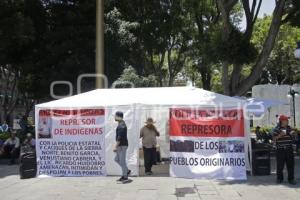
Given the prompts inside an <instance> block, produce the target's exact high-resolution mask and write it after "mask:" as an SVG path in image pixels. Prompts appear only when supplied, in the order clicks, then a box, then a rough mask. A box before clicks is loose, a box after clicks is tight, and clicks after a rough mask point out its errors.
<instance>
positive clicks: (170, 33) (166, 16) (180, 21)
mask: <svg viewBox="0 0 300 200" xmlns="http://www.w3.org/2000/svg"><path fill="white" fill-rule="evenodd" d="M182 4H183V3H182V1H174V0H172V1H168V0H155V1H146V0H142V1H141V0H130V1H118V2H117V5H116V6H117V7H118V8H119V9H120V12H121V13H122V14H123V16H124V17H125V20H126V21H130V22H136V23H138V28H137V30H136V31H134V34H135V35H136V37H137V44H139V45H138V46H139V48H137V49H138V50H139V56H136V58H142V59H141V62H140V63H141V64H136V63H135V64H132V66H133V67H135V68H136V69H137V71H138V72H140V73H141V74H154V75H155V76H156V77H157V81H158V82H159V85H160V86H163V85H168V86H171V85H173V83H174V79H175V77H176V75H177V74H178V73H179V72H180V71H181V69H182V68H183V66H184V65H185V62H186V59H187V55H188V53H189V48H190V47H189V44H190V42H189V41H190V39H191V38H190V36H189V27H190V26H189V23H190V22H189V18H188V15H187V11H186V10H184V9H183V8H184V7H183V6H182ZM130 64H131V63H130Z"/></svg>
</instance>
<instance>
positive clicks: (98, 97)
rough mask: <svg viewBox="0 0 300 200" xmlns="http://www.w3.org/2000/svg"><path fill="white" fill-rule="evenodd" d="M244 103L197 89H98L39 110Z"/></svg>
mask: <svg viewBox="0 0 300 200" xmlns="http://www.w3.org/2000/svg"><path fill="white" fill-rule="evenodd" d="M243 102H245V101H244V100H241V99H236V98H233V97H229V96H225V95H221V94H217V93H214V92H210V91H206V90H203V89H199V88H195V87H160V88H158V87H157V88H122V89H96V90H93V91H89V92H85V93H81V94H78V95H74V96H70V97H66V98H63V99H59V100H55V101H50V102H47V103H42V104H38V105H36V107H37V108H77V107H86V108H87V107H96V106H106V107H108V106H121V105H132V104H143V105H149V106H174V105H175V106H185V105H201V106H207V107H209V106H214V105H220V104H222V106H224V107H236V106H237V105H239V104H241V103H243Z"/></svg>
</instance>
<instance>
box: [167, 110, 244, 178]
mask: <svg viewBox="0 0 300 200" xmlns="http://www.w3.org/2000/svg"><path fill="white" fill-rule="evenodd" d="M244 135H245V133H244V117H243V112H242V110H238V109H224V110H215V109H189V108H187V109H182V108H178V109H177V108H172V109H170V161H171V164H170V175H171V176H173V177H186V178H213V179H240V180H241V179H246V163H245V137H244Z"/></svg>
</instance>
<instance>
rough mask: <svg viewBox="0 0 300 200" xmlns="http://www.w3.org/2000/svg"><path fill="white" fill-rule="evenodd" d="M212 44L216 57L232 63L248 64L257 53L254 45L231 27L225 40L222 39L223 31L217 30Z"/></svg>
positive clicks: (239, 31)
mask: <svg viewBox="0 0 300 200" xmlns="http://www.w3.org/2000/svg"><path fill="white" fill-rule="evenodd" d="M214 46H215V51H216V52H217V57H218V59H219V60H222V61H228V62H229V63H232V64H249V63H251V62H253V61H254V60H255V59H256V57H257V54H258V52H257V49H256V48H255V47H254V45H253V44H252V43H251V42H249V41H248V39H247V38H245V37H244V35H243V33H242V32H241V30H239V29H237V28H233V29H232V31H231V33H230V36H229V39H228V40H226V41H224V39H223V31H222V30H219V32H218V34H217V37H216V39H215V44H214Z"/></svg>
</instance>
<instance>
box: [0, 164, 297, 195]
mask: <svg viewBox="0 0 300 200" xmlns="http://www.w3.org/2000/svg"><path fill="white" fill-rule="evenodd" d="M141 170H142V169H141ZM153 171H154V172H156V174H155V175H153V176H140V177H130V179H131V180H132V182H130V183H128V184H118V183H117V182H116V179H117V178H118V177H115V176H108V177H80V178H75V177H71V178H70V177H57V178H33V179H26V180H21V179H20V178H19V175H18V165H13V166H9V165H5V164H1V165H0V195H1V196H0V199H1V200H13V199H14V200H17V199H19V200H29V199H32V200H35V199H37V200H48V199H49V200H50V199H51V200H52V199H53V200H54V199H66V200H69V199H70V200H76V199H84V200H90V199H95V200H106V199H107V200H121V199H124V200H125V199H128V200H134V199H137V200H143V199H166V200H168V199H178V200H179V199H203V200H204V199H210V200H214V199H224V200H226V199H228V200H237V199H239V200H242V199H249V200H263V199H266V200H277V199H278V200H296V199H297V200H299V199H300V159H299V158H297V162H296V169H295V172H296V173H295V175H296V180H297V182H298V184H297V185H295V186H291V185H289V184H287V183H286V182H285V183H283V184H280V185H278V184H276V183H275V179H276V177H275V169H274V159H272V174H271V175H270V176H248V180H247V181H215V180H193V179H183V178H172V177H169V176H168V174H167V173H166V172H167V166H166V165H161V166H155V168H154V169H153Z"/></svg>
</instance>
